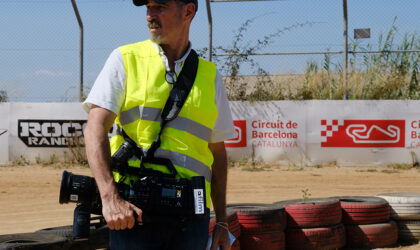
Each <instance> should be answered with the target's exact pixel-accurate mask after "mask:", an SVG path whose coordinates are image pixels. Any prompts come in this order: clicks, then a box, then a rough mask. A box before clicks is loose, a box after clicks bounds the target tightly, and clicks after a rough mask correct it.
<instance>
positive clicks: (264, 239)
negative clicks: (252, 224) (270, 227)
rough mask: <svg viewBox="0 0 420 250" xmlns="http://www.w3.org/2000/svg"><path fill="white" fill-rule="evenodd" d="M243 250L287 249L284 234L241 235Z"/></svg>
mask: <svg viewBox="0 0 420 250" xmlns="http://www.w3.org/2000/svg"><path fill="white" fill-rule="evenodd" d="M239 239H240V244H241V250H262V249H267V250H268V249H276V250H281V249H285V246H286V245H285V243H286V242H285V234H284V232H271V233H263V234H254V235H252V234H251V235H241V237H240V238H239Z"/></svg>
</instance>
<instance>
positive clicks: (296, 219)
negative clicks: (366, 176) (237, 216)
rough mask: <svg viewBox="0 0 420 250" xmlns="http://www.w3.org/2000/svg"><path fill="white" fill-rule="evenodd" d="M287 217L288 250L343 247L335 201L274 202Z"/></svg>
mask: <svg viewBox="0 0 420 250" xmlns="http://www.w3.org/2000/svg"><path fill="white" fill-rule="evenodd" d="M274 205H275V206H278V207H284V208H285V210H286V214H287V227H286V231H285V233H286V248H287V249H308V250H309V249H325V250H327V249H337V248H341V247H344V246H345V245H346V234H345V229H344V225H343V224H342V223H341V218H342V214H341V207H340V202H339V201H338V200H337V199H330V198H320V199H305V200H303V199H299V200H288V201H280V202H276V203H274Z"/></svg>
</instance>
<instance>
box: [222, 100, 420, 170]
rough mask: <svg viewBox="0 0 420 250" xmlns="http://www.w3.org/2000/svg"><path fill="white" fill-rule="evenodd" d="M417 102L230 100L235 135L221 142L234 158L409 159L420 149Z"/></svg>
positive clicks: (341, 162) (313, 161)
mask: <svg viewBox="0 0 420 250" xmlns="http://www.w3.org/2000/svg"><path fill="white" fill-rule="evenodd" d="M419 106H420V102H419V101H396V100H389V101H383V100H380V101H303V102H293V101H272V102H255V103H248V102H231V109H232V114H233V118H234V120H235V121H234V123H235V133H236V136H235V138H234V139H232V140H230V141H227V142H226V143H225V145H226V147H227V151H228V155H229V157H230V158H231V159H233V160H240V159H244V160H252V159H254V160H263V161H273V160H274V161H281V160H287V161H289V162H292V163H295V164H304V165H315V164H319V163H325V162H334V163H337V164H339V165H343V166H346V165H353V166H355V165H384V164H390V163H412V162H413V161H417V155H419V154H420V109H419ZM244 131H246V133H245V132H244Z"/></svg>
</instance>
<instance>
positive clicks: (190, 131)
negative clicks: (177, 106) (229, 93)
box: [111, 40, 218, 207]
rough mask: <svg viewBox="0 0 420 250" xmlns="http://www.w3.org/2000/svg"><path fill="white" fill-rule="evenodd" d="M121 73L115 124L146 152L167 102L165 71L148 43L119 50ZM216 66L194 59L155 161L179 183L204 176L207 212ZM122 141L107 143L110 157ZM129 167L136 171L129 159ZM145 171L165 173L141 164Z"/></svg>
mask: <svg viewBox="0 0 420 250" xmlns="http://www.w3.org/2000/svg"><path fill="white" fill-rule="evenodd" d="M119 49H120V51H121V54H122V58H123V61H124V68H125V72H126V81H125V86H124V87H125V100H124V103H123V105H122V107H121V111H120V113H119V114H118V116H117V118H116V123H117V125H118V126H119V127H120V128H123V129H124V131H125V133H126V134H127V135H128V136H129V137H130V138H131V139H132V140H134V141H135V142H136V143H137V145H139V146H140V147H142V148H143V149H148V148H150V146H151V144H152V143H153V141H154V140H155V139H156V138H157V135H158V134H159V131H160V129H161V128H160V120H161V112H162V110H163V108H164V106H165V103H166V101H167V99H168V97H169V92H170V85H169V84H168V83H167V82H166V80H165V74H166V70H165V66H164V65H163V61H162V58H161V56H160V55H159V53H158V52H157V51H156V49H155V47H154V46H153V44H152V42H151V41H150V40H147V41H143V42H139V43H135V44H129V45H125V46H122V47H120V48H119ZM215 78H216V65H215V64H214V63H211V62H208V61H206V60H204V59H202V58H199V63H198V70H197V76H196V79H195V82H194V85H193V86H192V89H191V91H190V93H189V95H188V97H187V99H186V100H185V103H184V106H183V107H182V109H181V111H180V112H179V114H178V117H177V118H175V119H174V120H172V121H170V122H168V123H167V124H166V125H165V127H164V128H163V131H162V135H161V145H160V147H159V148H158V149H157V150H156V152H155V156H156V157H162V158H168V159H170V160H171V161H172V163H173V165H174V166H175V169H176V170H177V172H178V174H179V176H180V177H181V178H191V177H192V176H204V178H205V180H206V181H205V183H206V199H207V207H210V204H211V199H210V191H211V187H210V182H211V176H212V164H213V155H212V153H211V151H210V149H209V148H208V141H209V139H210V135H211V132H212V130H213V128H214V124H215V122H216V118H217V115H218V110H217V106H216V103H215V95H216V91H215V84H214V82H215ZM123 142H124V138H123V137H122V136H121V135H118V134H117V135H115V136H113V137H112V138H111V154H113V153H114V152H115V151H116V150H117V149H118V148H119V147H120V146H121V144H122V143H123ZM128 164H129V166H132V167H139V166H140V160H138V159H136V158H132V159H131V160H130V161H129V162H128ZM145 167H147V168H152V169H154V170H158V171H161V172H164V173H169V171H168V170H167V168H166V167H165V166H161V165H155V164H150V163H146V164H145ZM113 174H114V179H115V181H116V182H120V181H124V182H126V183H127V184H128V183H129V182H130V181H131V180H134V181H135V180H136V177H134V176H123V175H122V174H121V173H118V172H116V171H114V172H113Z"/></svg>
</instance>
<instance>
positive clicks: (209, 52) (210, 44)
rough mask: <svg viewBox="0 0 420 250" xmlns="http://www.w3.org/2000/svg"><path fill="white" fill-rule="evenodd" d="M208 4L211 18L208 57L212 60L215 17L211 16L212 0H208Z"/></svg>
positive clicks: (208, 16) (209, 17) (208, 13)
mask: <svg viewBox="0 0 420 250" xmlns="http://www.w3.org/2000/svg"><path fill="white" fill-rule="evenodd" d="M206 6H207V18H208V20H209V51H208V59H209V61H210V62H211V59H212V54H213V19H212V17H211V8H210V0H206Z"/></svg>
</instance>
